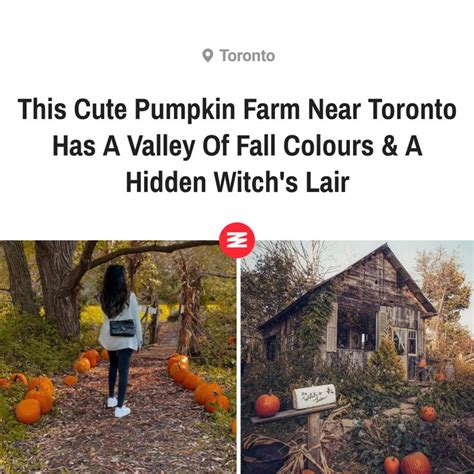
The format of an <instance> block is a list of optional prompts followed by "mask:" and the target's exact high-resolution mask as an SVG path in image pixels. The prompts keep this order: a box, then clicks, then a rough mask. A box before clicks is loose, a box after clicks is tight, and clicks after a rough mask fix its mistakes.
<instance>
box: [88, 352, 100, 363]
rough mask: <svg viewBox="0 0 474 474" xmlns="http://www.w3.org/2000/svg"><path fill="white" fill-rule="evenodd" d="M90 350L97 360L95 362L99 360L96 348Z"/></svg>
mask: <svg viewBox="0 0 474 474" xmlns="http://www.w3.org/2000/svg"><path fill="white" fill-rule="evenodd" d="M90 352H92V353H93V354H94V355H95V359H96V360H97V363H99V362H100V354H99V351H98V350H97V349H91V350H90Z"/></svg>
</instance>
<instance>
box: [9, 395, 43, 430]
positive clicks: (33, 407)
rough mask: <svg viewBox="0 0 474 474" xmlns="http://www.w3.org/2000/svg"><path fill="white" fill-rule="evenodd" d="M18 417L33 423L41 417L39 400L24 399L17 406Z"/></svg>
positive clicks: (20, 420) (19, 419) (25, 421)
mask: <svg viewBox="0 0 474 474" xmlns="http://www.w3.org/2000/svg"><path fill="white" fill-rule="evenodd" d="M15 414H16V419H17V420H18V421H19V422H20V423H26V424H27V425H31V424H33V423H36V422H38V421H39V420H40V419H41V405H40V402H39V401H38V400H34V399H29V400H22V401H21V402H20V403H19V404H18V405H17V406H16V408H15Z"/></svg>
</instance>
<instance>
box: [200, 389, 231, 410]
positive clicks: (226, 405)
mask: <svg viewBox="0 0 474 474" xmlns="http://www.w3.org/2000/svg"><path fill="white" fill-rule="evenodd" d="M204 408H205V409H206V411H207V412H209V413H214V412H215V411H216V410H223V411H229V410H230V401H229V399H228V398H227V397H226V396H225V395H220V394H219V393H217V392H213V393H212V395H211V396H210V397H208V399H207V400H206V405H205V407H204Z"/></svg>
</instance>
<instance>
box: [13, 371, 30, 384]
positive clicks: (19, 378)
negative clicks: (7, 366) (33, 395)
mask: <svg viewBox="0 0 474 474" xmlns="http://www.w3.org/2000/svg"><path fill="white" fill-rule="evenodd" d="M10 380H11V381H12V382H21V383H22V384H23V385H24V386H25V387H28V379H27V377H26V375H25V374H21V373H17V374H12V376H11V377H10Z"/></svg>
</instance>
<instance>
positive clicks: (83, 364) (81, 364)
mask: <svg viewBox="0 0 474 474" xmlns="http://www.w3.org/2000/svg"><path fill="white" fill-rule="evenodd" d="M90 368H91V363H90V362H89V359H86V358H83V359H79V360H76V362H74V370H75V371H76V372H79V373H80V374H85V373H87V372H89V370H90Z"/></svg>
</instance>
